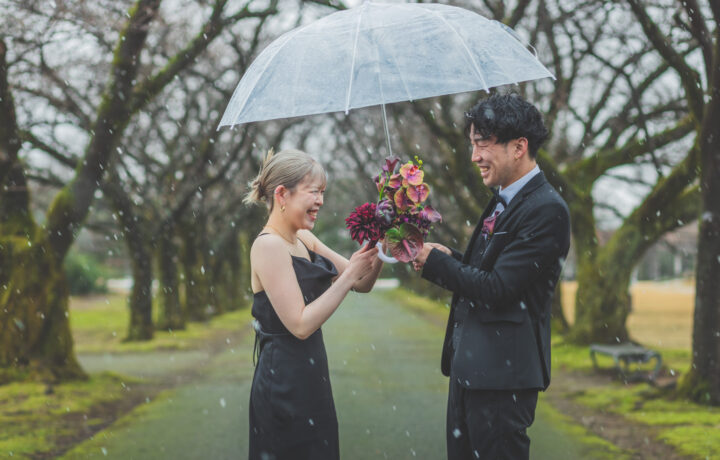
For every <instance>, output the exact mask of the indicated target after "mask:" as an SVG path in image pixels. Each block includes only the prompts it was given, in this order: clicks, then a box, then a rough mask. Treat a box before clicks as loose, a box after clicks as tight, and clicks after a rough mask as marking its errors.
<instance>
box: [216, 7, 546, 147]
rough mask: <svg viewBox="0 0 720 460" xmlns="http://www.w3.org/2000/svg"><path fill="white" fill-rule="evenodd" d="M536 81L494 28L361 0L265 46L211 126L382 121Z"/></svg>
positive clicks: (460, 12)
mask: <svg viewBox="0 0 720 460" xmlns="http://www.w3.org/2000/svg"><path fill="white" fill-rule="evenodd" d="M544 77H551V78H554V77H553V76H552V74H551V73H550V72H549V71H548V70H547V69H546V68H545V67H544V66H543V65H542V64H541V63H540V61H538V59H537V57H536V56H535V55H534V54H533V53H531V52H529V51H528V50H527V48H526V46H525V45H523V43H522V42H521V41H520V40H519V39H518V38H517V36H516V35H515V33H514V32H513V31H512V29H510V28H509V27H507V26H505V25H503V24H501V23H499V22H497V21H492V20H488V19H486V18H484V17H483V16H481V15H479V14H476V13H473V12H471V11H468V10H465V9H463V8H458V7H453V6H448V5H440V4H433V3H393V4H389V3H376V2H372V1H366V2H364V3H363V4H362V5H360V6H358V7H356V8H352V9H348V10H344V11H339V12H336V13H333V14H330V15H328V16H326V17H324V18H322V19H319V20H317V21H315V22H312V23H310V24H308V25H305V26H302V27H298V28H296V29H293V30H291V31H289V32H287V33H286V34H284V35H282V36H281V37H279V38H278V39H276V40H275V41H274V42H272V43H271V44H270V45H269V46H268V47H267V48H266V49H265V50H263V52H262V53H261V54H260V55H259V56H258V57H257V59H255V61H254V62H253V63H252V65H251V66H250V68H248V70H247V72H246V73H245V75H243V77H242V79H241V80H240V83H239V84H238V86H237V88H236V89H235V92H234V94H233V96H232V98H231V99H230V103H229V104H228V106H227V108H226V110H225V113H224V115H223V118H222V120H221V121H220V125H219V127H218V128H220V127H222V126H233V125H237V124H241V123H247V122H252V121H261V120H271V119H276V118H286V117H297V116H303V115H313V114H319V113H327V112H340V111H344V112H345V113H347V112H348V111H349V110H350V109H354V108H359V107H367V106H373V105H382V106H383V116H385V110H384V108H385V107H384V106H385V104H387V103H392V102H399V101H412V100H416V99H422V98H427V97H433V96H441V95H445V94H455V93H461V92H466V91H476V90H486V91H487V90H488V88H491V87H494V86H500V85H506V84H510V83H518V82H522V81H528V80H534V79H539V78H544ZM385 127H386V132H387V119H386V118H385ZM388 137H389V136H388Z"/></svg>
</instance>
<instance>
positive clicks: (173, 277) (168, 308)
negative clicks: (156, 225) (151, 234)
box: [158, 232, 185, 330]
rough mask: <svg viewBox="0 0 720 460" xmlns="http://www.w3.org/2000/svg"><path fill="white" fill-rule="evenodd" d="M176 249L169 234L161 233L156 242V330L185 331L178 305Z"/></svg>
mask: <svg viewBox="0 0 720 460" xmlns="http://www.w3.org/2000/svg"><path fill="white" fill-rule="evenodd" d="M178 263H179V260H178V254H177V247H176V245H175V243H174V242H173V235H172V233H171V232H163V234H161V235H160V237H159V241H158V270H159V272H160V276H159V280H160V292H159V296H160V302H159V311H158V328H159V329H166V330H167V329H170V330H180V329H185V315H184V314H183V311H182V305H181V303H180V282H179V277H178V269H177V266H178Z"/></svg>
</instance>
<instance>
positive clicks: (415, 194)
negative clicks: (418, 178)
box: [407, 184, 430, 204]
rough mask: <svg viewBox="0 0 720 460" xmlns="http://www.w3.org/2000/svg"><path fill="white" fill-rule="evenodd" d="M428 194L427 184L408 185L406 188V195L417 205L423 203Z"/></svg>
mask: <svg viewBox="0 0 720 460" xmlns="http://www.w3.org/2000/svg"><path fill="white" fill-rule="evenodd" d="M429 194H430V188H428V186H427V184H420V185H409V186H408V188H407V195H408V196H409V197H410V199H411V200H413V201H414V202H415V203H418V204H419V203H422V202H423V201H425V200H426V199H427V197H428V195H429Z"/></svg>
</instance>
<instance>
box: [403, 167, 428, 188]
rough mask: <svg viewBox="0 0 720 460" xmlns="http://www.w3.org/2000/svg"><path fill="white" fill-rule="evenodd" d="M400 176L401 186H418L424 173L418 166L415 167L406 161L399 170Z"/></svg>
mask: <svg viewBox="0 0 720 460" xmlns="http://www.w3.org/2000/svg"><path fill="white" fill-rule="evenodd" d="M400 175H401V176H402V177H403V179H404V180H403V185H405V184H406V183H407V184H409V185H420V184H422V183H423V177H424V176H425V173H424V172H423V170H422V169H420V167H419V166H416V165H414V164H413V163H412V162H411V161H408V162H407V163H405V164H404V165H402V167H401V168H400Z"/></svg>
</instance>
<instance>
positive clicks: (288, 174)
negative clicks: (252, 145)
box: [243, 149, 327, 212]
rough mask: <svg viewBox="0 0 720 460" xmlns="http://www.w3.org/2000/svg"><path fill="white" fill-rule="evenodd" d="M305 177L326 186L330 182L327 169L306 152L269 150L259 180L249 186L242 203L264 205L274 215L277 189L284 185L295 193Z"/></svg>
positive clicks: (257, 178)
mask: <svg viewBox="0 0 720 460" xmlns="http://www.w3.org/2000/svg"><path fill="white" fill-rule="evenodd" d="M306 177H307V178H309V179H320V180H321V181H322V186H323V187H324V186H325V185H326V183H327V176H326V174H325V170H324V169H323V167H322V166H321V165H320V163H318V162H317V161H315V160H314V159H313V158H312V157H311V156H310V155H308V154H307V153H305V152H303V151H301V150H296V149H285V150H281V151H280V152H278V153H277V154H275V153H274V152H273V149H270V151H268V153H267V155H265V160H264V161H263V164H262V168H261V169H260V172H259V173H258V175H257V177H256V178H255V180H253V181H252V182H250V183H249V185H250V191H249V192H248V194H247V195H246V196H245V199H244V200H243V202H244V203H246V204H255V203H260V202H263V203H265V205H266V206H267V208H268V211H269V212H272V209H273V201H274V200H273V196H274V193H275V189H276V188H277V187H278V186H280V185H284V186H285V188H287V189H288V190H291V191H292V190H294V189H295V187H296V186H297V185H298V184H299V183H300V182H302V181H303V180H304V179H305V178H306Z"/></svg>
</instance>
